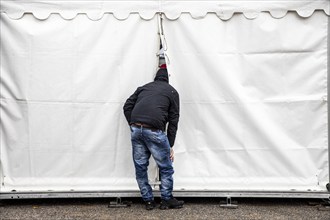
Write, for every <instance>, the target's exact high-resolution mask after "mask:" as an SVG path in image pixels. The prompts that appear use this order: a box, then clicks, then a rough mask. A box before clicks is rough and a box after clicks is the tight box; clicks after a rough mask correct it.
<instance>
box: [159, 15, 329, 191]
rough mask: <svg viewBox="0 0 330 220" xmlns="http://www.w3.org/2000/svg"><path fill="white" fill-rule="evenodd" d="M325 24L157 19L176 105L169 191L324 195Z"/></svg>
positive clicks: (313, 20)
mask: <svg viewBox="0 0 330 220" xmlns="http://www.w3.org/2000/svg"><path fill="white" fill-rule="evenodd" d="M327 25H328V17H327V16H326V15H325V14H324V13H322V12H317V13H315V14H314V15H313V16H312V17H310V18H308V19H301V18H300V17H299V16H296V14H295V13H293V12H289V13H288V14H287V16H285V17H284V18H282V19H273V18H271V17H269V16H268V15H267V14H266V13H263V14H260V15H259V17H258V18H256V19H254V20H247V19H245V17H244V16H243V15H235V16H234V17H233V18H232V19H231V20H229V21H221V20H219V19H218V18H217V16H216V15H207V16H206V17H205V18H204V19H200V20H194V19H191V17H190V16H189V15H181V17H180V19H178V20H175V21H171V20H168V19H164V21H163V27H164V36H165V42H166V45H167V50H166V55H167V57H168V60H169V62H170V65H168V70H169V72H170V73H171V75H172V77H171V78H170V81H171V82H172V84H173V85H174V87H176V88H178V92H179V94H180V97H181V111H182V114H181V119H180V128H179V133H178V135H177V143H176V147H177V148H176V149H177V151H176V161H177V163H176V164H175V167H176V176H175V177H176V178H175V180H176V187H177V188H179V189H181V188H184V189H186V190H203V189H212V190H219V189H230V190H240V189H242V188H243V189H245V190H284V191H287V190H290V189H294V190H302V191H306V190H315V191H322V190H325V185H326V184H327V183H328V182H329V161H328V160H329V159H328V151H329V149H328V124H327V123H328V121H327V118H328V110H327V104H328V103H327V68H328V67H327V59H328V56H327V38H328V35H327V34H328V33H327Z"/></svg>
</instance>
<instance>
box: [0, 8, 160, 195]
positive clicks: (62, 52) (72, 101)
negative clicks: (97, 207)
mask: <svg viewBox="0 0 330 220" xmlns="http://www.w3.org/2000/svg"><path fill="white" fill-rule="evenodd" d="M0 20H1V24H0V25H1V74H0V78H1V80H0V81H1V83H0V91H1V92H0V95H1V97H0V106H1V112H0V115H1V123H0V125H1V127H0V130H1V131H0V132H1V133H0V136H1V138H0V139H1V143H0V160H1V163H0V179H1V192H10V191H11V190H17V191H29V190H32V191H44V190H59V191H64V190H71V189H74V190H81V191H84V190H133V189H134V190H136V189H137V185H136V182H135V179H134V168H133V162H132V159H131V146H130V138H129V127H128V125H127V122H126V120H125V119H124V117H123V113H122V107H123V103H124V101H125V99H126V98H127V97H129V95H130V94H132V93H133V92H134V90H135V88H136V87H137V86H139V85H142V84H144V83H146V82H148V81H151V80H153V77H154V74H155V73H156V70H157V67H158V59H157V56H156V54H157V52H158V50H159V36H158V21H157V19H152V20H150V21H148V22H146V21H144V20H142V19H141V18H140V16H138V15H131V16H130V17H129V18H128V19H126V20H124V21H119V20H117V19H116V18H114V17H113V16H112V15H110V14H107V15H104V18H103V19H102V20H100V21H97V22H95V21H91V20H90V19H88V18H87V17H86V16H83V15H78V16H77V17H76V19H75V20H74V21H72V20H71V21H67V20H63V19H62V18H61V17H60V16H59V15H57V16H56V15H54V16H51V17H50V18H49V19H47V20H45V21H40V20H37V19H35V18H34V17H33V16H32V15H26V16H24V19H19V20H12V19H10V18H8V17H7V16H6V15H3V16H1V19H0ZM145 33H149V34H145ZM151 170H153V168H152V167H151ZM151 177H152V176H151Z"/></svg>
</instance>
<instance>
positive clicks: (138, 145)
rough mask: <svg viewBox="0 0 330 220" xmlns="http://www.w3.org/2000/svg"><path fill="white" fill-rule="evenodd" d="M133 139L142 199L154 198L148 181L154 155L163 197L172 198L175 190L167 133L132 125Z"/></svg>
mask: <svg viewBox="0 0 330 220" xmlns="http://www.w3.org/2000/svg"><path fill="white" fill-rule="evenodd" d="M131 141H132V147H133V161H134V166H135V175H136V181H137V183H138V185H139V188H140V192H141V195H142V199H143V200H144V201H150V200H153V199H154V197H153V194H152V189H151V186H150V184H149V183H148V172H147V171H148V165H149V159H150V156H151V155H152V156H153V158H154V159H155V161H156V163H157V165H158V168H159V172H160V179H161V185H160V192H161V197H162V199H165V200H167V199H170V198H171V197H172V191H173V177H172V176H173V173H174V170H173V166H172V161H171V159H170V144H169V142H168V139H167V136H166V134H165V133H164V132H163V131H161V130H156V131H153V130H151V129H148V128H138V127H134V126H131Z"/></svg>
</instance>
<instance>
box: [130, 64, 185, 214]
mask: <svg viewBox="0 0 330 220" xmlns="http://www.w3.org/2000/svg"><path fill="white" fill-rule="evenodd" d="M168 82H169V79H168V73H167V69H166V65H162V66H161V68H160V69H159V70H158V71H157V74H156V77H155V79H154V82H151V83H148V84H146V85H144V86H141V87H138V88H137V90H136V91H135V92H134V93H133V94H132V95H131V96H130V97H129V98H128V99H127V101H126V102H125V105H124V114H125V117H126V120H127V122H128V124H129V125H130V128H131V141H132V147H133V161H134V166H135V174H136V180H137V183H138V185H139V188H140V192H141V195H142V199H143V200H144V201H145V203H146V209H147V210H152V209H154V208H155V207H156V203H155V201H154V197H153V193H152V189H151V186H150V185H149V183H148V173H147V170H148V165H149V158H150V156H151V155H152V156H153V158H154V159H155V161H156V163H157V165H158V168H159V172H160V180H161V185H160V192H161V199H162V200H161V204H160V209H169V208H182V207H183V204H184V202H183V201H178V200H176V199H175V198H173V196H172V191H173V177H172V176H173V173H174V170H173V166H172V162H173V160H174V152H173V145H174V141H175V136H176V131H177V127H178V121H179V94H178V92H177V91H176V90H175V89H174V88H173V87H172V86H171V85H169V83H168ZM167 123H168V126H167V134H165V130H166V124H167Z"/></svg>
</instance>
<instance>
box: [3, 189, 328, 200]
mask: <svg viewBox="0 0 330 220" xmlns="http://www.w3.org/2000/svg"><path fill="white" fill-rule="evenodd" d="M173 195H174V196H175V197H219V198H220V197H224V198H235V197H236V198H238V197H242V198H244V197H245V198H251V197H253V198H306V199H307V198H310V199H311V198H315V199H330V193H329V192H305V191H294V192H292V191H287V192H285V191H277V192H275V191H187V190H182V191H174V192H173ZM154 196H155V197H160V192H159V190H154ZM101 197H103V198H119V197H120V198H123V197H141V194H140V192H139V191H135V190H133V191H84V192H82V191H69V192H57V191H56V192H55V191H52V192H50V191H47V192H2V193H0V200H1V199H40V198H45V199H47V198H101Z"/></svg>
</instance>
